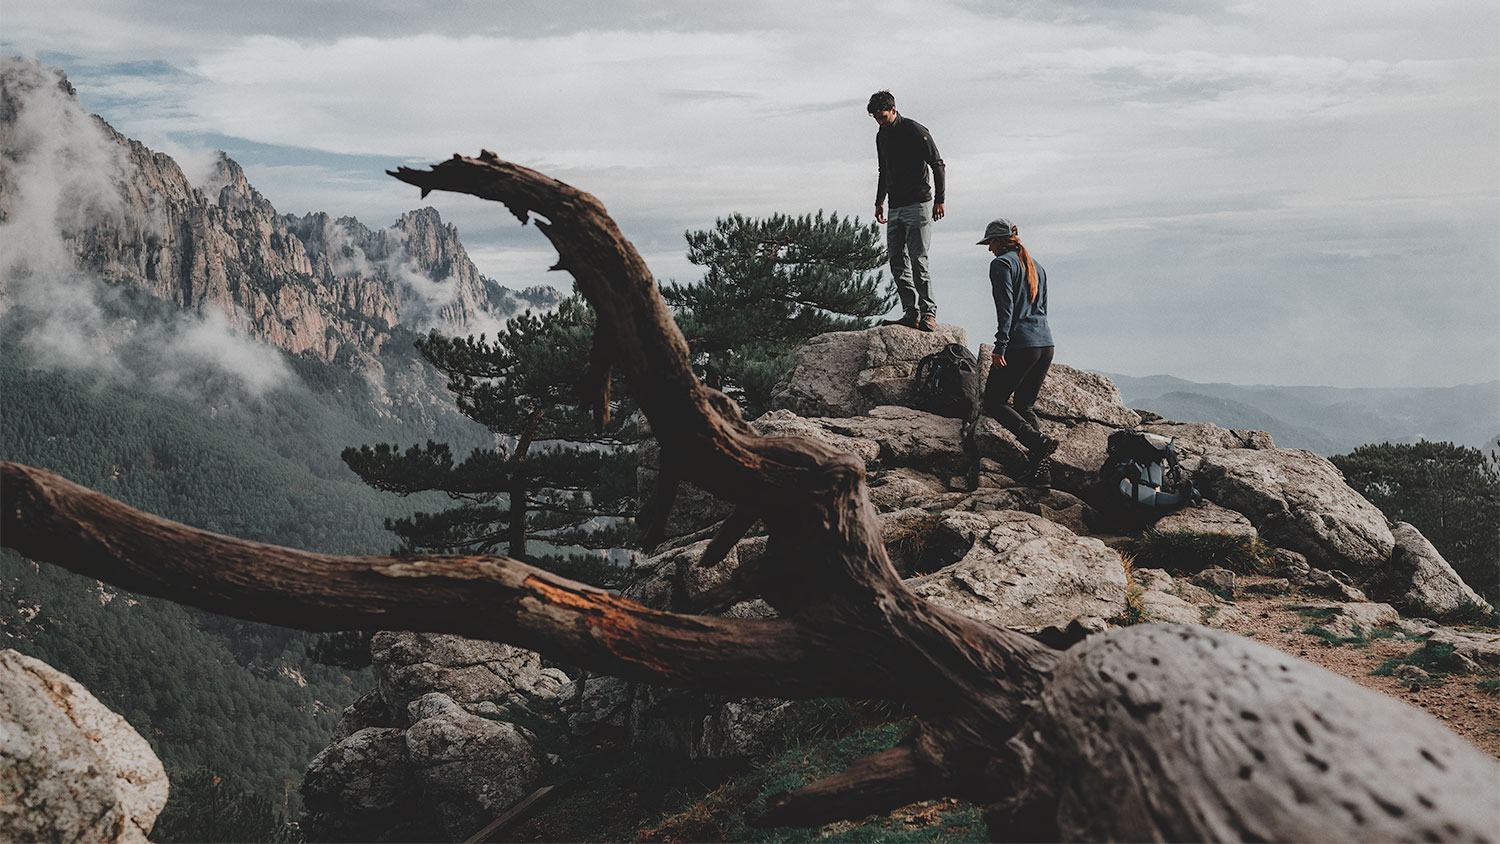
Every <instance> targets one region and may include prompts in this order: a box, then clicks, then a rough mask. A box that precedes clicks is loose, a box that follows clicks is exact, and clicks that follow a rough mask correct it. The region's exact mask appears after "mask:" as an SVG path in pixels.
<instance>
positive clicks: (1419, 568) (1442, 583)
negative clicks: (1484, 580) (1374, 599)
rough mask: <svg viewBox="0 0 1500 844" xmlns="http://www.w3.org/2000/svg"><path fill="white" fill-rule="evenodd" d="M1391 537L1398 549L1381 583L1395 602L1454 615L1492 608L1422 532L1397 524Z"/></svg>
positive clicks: (1403, 523) (1407, 525) (1409, 526)
mask: <svg viewBox="0 0 1500 844" xmlns="http://www.w3.org/2000/svg"><path fill="white" fill-rule="evenodd" d="M1391 535H1392V536H1393V537H1394V538H1395V540H1396V549H1395V552H1394V553H1392V554H1391V563H1390V567H1389V569H1388V570H1387V572H1386V573H1385V574H1384V575H1382V576H1381V578H1380V580H1381V585H1382V590H1381V591H1383V592H1385V593H1388V594H1389V596H1390V597H1391V598H1392V599H1393V600H1397V601H1401V602H1405V603H1418V604H1422V605H1425V606H1427V607H1430V608H1432V609H1433V610H1436V611H1437V612H1451V611H1452V610H1456V609H1459V608H1460V607H1463V606H1465V605H1474V606H1487V605H1488V604H1487V602H1486V601H1485V600H1484V599H1483V598H1481V597H1480V596H1479V594H1478V593H1477V592H1475V591H1474V590H1473V589H1470V588H1469V585H1468V584H1467V583H1464V581H1463V579H1462V578H1460V577H1459V576H1458V573H1457V572H1455V571H1454V570H1453V567H1452V566H1450V565H1448V561H1447V560H1445V559H1443V555H1442V554H1440V553H1438V550H1437V549H1436V548H1434V547H1432V543H1431V542H1428V541H1427V537H1425V536H1423V535H1422V532H1421V531H1419V530H1417V529H1416V528H1415V527H1413V526H1412V525H1410V524H1407V523H1406V522H1397V523H1396V526H1395V528H1394V529H1392V531H1391Z"/></svg>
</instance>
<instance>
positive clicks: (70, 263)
mask: <svg viewBox="0 0 1500 844" xmlns="http://www.w3.org/2000/svg"><path fill="white" fill-rule="evenodd" d="M60 82H61V78H60V77H59V76H58V75H57V74H56V73H54V72H52V71H49V70H46V69H44V68H42V67H41V66H40V65H39V64H37V63H36V62H33V61H29V60H24V59H17V58H14V57H5V58H3V59H0V96H3V97H4V106H5V108H6V109H8V110H10V111H12V113H13V114H14V115H15V117H14V120H12V121H10V122H9V123H8V132H7V134H6V135H5V137H4V138H3V141H4V148H5V151H6V154H5V156H4V157H3V158H0V168H3V171H0V187H3V193H0V208H3V209H4V221H3V222H0V320H3V321H4V322H5V323H7V324H8V326H9V329H10V330H11V331H12V332H14V334H13V336H15V337H17V338H18V343H19V345H20V347H21V348H22V349H23V350H24V351H25V352H26V354H27V356H28V358H29V360H28V361H27V363H28V364H30V365H32V366H37V367H41V368H54V369H64V370H69V371H74V372H89V373H96V374H98V375H99V376H100V377H103V378H108V379H110V380H112V381H115V382H121V383H130V384H134V385H137V386H140V387H143V388H146V389H152V390H155V391H158V392H170V393H174V394H191V393H192V392H193V390H194V385H195V384H197V383H199V382H201V380H202V379H203V378H204V377H205V374H208V375H214V374H218V375H227V376H229V377H230V378H232V379H233V380H234V381H235V382H237V383H238V384H239V385H240V386H241V387H242V388H243V389H244V390H245V391H247V392H248V393H249V394H250V395H260V394H261V393H263V392H265V391H266V390H269V389H273V388H274V387H276V386H278V385H279V384H282V383H284V382H285V380H286V379H287V378H289V377H291V372H290V370H289V369H288V368H287V366H286V364H285V363H284V362H283V361H282V359H281V357H280V355H279V354H278V353H277V352H276V351H275V350H273V349H270V348H268V347H265V346H264V345H262V344H259V343H256V342H255V341H253V340H251V339H249V338H248V337H246V336H245V335H244V334H243V333H242V332H239V331H237V330H236V329H234V328H233V327H232V326H231V325H230V324H229V320H228V319H227V318H226V317H225V316H224V315H222V314H217V313H214V314H209V315H206V316H199V315H196V314H191V313H180V314H172V315H171V316H169V317H166V318H149V317H145V316H143V315H142V313H141V312H140V311H139V309H138V308H137V307H136V306H133V305H132V304H130V303H129V302H128V301H127V298H126V297H125V296H124V295H122V291H121V290H120V289H119V288H117V287H114V286H112V285H110V284H108V283H106V282H105V281H103V280H102V279H100V278H98V277H96V276H92V275H90V274H88V273H85V272H82V271H80V270H79V268H78V265H77V261H76V258H75V257H74V256H75V252H76V249H77V239H78V238H79V237H80V236H82V235H84V234H85V233H86V232H88V231H90V230H93V229H96V228H98V227H100V226H108V225H110V224H113V223H117V222H118V219H119V217H120V215H121V214H122V213H123V209H124V203H123V201H122V199H121V198H120V193H119V190H120V185H121V184H123V183H124V181H125V172H126V170H125V167H126V161H125V158H124V155H123V153H122V151H121V149H120V147H119V146H118V145H117V144H115V143H114V142H113V140H112V139H110V138H109V137H108V136H106V135H105V133H104V131H103V130H102V128H101V127H100V126H99V125H98V123H97V122H96V121H95V120H94V119H93V118H91V117H89V116H88V115H87V114H85V113H84V112H83V110H82V109H81V108H80V107H79V106H78V103H77V102H76V101H75V100H74V99H73V98H72V97H71V96H70V95H69V94H68V92H67V91H66V90H64V89H63V88H62V87H60Z"/></svg>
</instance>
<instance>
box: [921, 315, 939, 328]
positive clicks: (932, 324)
mask: <svg viewBox="0 0 1500 844" xmlns="http://www.w3.org/2000/svg"><path fill="white" fill-rule="evenodd" d="M917 330H918V331H937V317H930V316H924V317H922V318H921V319H920V320H917Z"/></svg>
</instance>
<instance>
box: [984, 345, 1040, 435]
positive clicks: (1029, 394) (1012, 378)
mask: <svg viewBox="0 0 1500 844" xmlns="http://www.w3.org/2000/svg"><path fill="white" fill-rule="evenodd" d="M1052 350H1053V347H1052V346H1040V347H1037V348H1032V349H1011V350H1010V351H1008V352H1007V353H1006V355H1005V366H1001V365H1000V359H999V358H998V357H997V358H995V363H993V364H991V365H990V377H989V380H988V381H986V382H985V385H984V413H985V415H986V416H989V417H992V418H993V419H994V420H995V421H996V422H999V423H1000V424H1001V425H1004V426H1005V429H1006V430H1008V431H1010V432H1011V433H1012V434H1015V435H1016V439H1018V440H1020V441H1021V445H1024V446H1026V447H1027V448H1035V447H1036V446H1037V444H1038V443H1040V442H1041V438H1042V432H1041V431H1040V430H1039V428H1040V425H1041V422H1040V420H1038V419H1037V418H1036V413H1035V412H1033V411H1032V409H1031V406H1032V405H1034V404H1036V396H1037V393H1039V392H1041V390H1042V382H1043V381H1045V380H1047V370H1048V369H1049V368H1050V367H1051V366H1052ZM1012 404H1014V405H1015V407H1014V408H1012V407H1011V405H1012Z"/></svg>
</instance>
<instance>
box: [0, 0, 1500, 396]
mask: <svg viewBox="0 0 1500 844" xmlns="http://www.w3.org/2000/svg"><path fill="white" fill-rule="evenodd" d="M0 39H3V49H4V51H5V52H7V53H12V54H21V55H27V56H35V57H37V58H39V59H41V60H42V61H43V62H44V63H47V64H49V65H53V66H57V67H61V68H62V69H64V70H65V71H66V72H67V73H68V76H69V78H70V80H71V81H72V83H73V84H74V86H75V87H76V88H77V89H78V97H79V99H80V101H81V102H82V103H83V105H84V107H85V108H87V109H88V110H90V111H92V112H96V113H98V114H100V115H101V116H103V117H104V118H105V119H106V120H108V121H109V122H110V123H111V124H112V125H113V126H114V127H115V128H116V129H118V130H120V131H121V132H123V133H125V134H126V135H129V136H131V137H135V138H138V139H140V140H142V141H143V142H145V143H146V144H147V145H149V146H151V147H153V148H155V149H157V150H160V151H163V152H167V153H169V154H171V155H173V156H175V157H177V158H178V159H179V161H180V162H181V163H183V165H184V169H185V170H186V171H187V172H188V173H189V175H190V176H191V175H192V174H193V173H194V168H195V167H198V166H201V164H202V162H205V161H207V160H208V158H209V154H210V153H211V152H212V150H214V149H223V150H225V151H226V152H228V153H229V155H230V156H231V157H232V158H234V159H235V160H237V161H239V162H240V163H241V164H242V165H243V166H244V167H245V170H246V173H247V175H248V176H249V178H250V181H251V183H252V184H254V185H255V187H256V188H257V189H259V190H260V191H261V192H262V193H263V194H265V196H266V197H267V198H268V199H270V200H271V202H272V203H273V204H274V205H275V206H276V207H277V209H278V210H280V211H281V212H283V213H296V214H301V213H304V212H307V211H313V210H321V211H328V212H330V213H332V214H334V215H336V216H342V215H352V216H356V217H358V218H360V220H361V221H363V222H365V223H366V224H368V225H371V226H377V227H378V226H384V225H389V224H390V223H391V222H393V221H394V220H395V219H396V217H397V216H399V215H400V213H401V212H402V211H405V210H407V209H409V208H413V207H417V206H418V205H420V204H422V203H421V202H419V200H418V195H417V191H416V189H414V188H411V187H409V186H407V185H403V184H401V183H399V182H397V181H395V180H394V179H391V178H389V177H387V176H385V175H384V173H383V171H384V170H386V169H388V168H391V167H394V166H395V165H401V164H405V165H413V166H416V165H426V164H431V163H434V162H437V161H440V160H442V159H444V158H447V157H448V156H450V155H452V154H453V153H455V152H460V153H464V154H467V155H473V154H476V153H478V151H479V150H480V149H481V148H483V149H489V150H493V151H495V152H496V153H498V154H500V155H501V156H502V157H504V158H508V159H510V160H513V161H516V162H519V163H522V164H525V165H528V166H531V167H535V168H537V169H539V170H542V171H544V172H546V173H548V174H550V175H553V176H556V177H558V178H560V179H563V180H564V181H567V182H569V183H571V184H574V185H576V186H578V187H580V188H583V189H584V190H587V191H590V192H591V193H594V194H595V195H596V196H598V197H599V198H600V199H601V200H603V202H604V203H605V205H606V206H607V207H608V208H609V210H610V211H611V213H612V214H613V215H614V217H615V218H616V220H617V221H618V222H619V223H620V226H621V228H622V229H623V231H624V232H625V234H626V235H627V236H628V237H630V238H631V239H632V240H633V241H634V243H635V244H636V246H637V248H638V249H640V251H641V253H642V254H643V255H644V256H645V258H646V260H647V262H648V263H649V264H650V266H651V267H652V269H653V270H654V271H655V273H656V274H657V276H658V277H659V278H662V279H672V280H676V281H691V280H693V279H695V278H697V276H698V273H697V271H696V269H695V268H694V267H692V266H691V265H689V264H687V262H686V260H685V259H684V257H683V253H684V242H683V238H682V234H683V232H684V231H685V230H687V229H696V228H704V227H708V226H711V225H712V223H713V221H714V218H715V217H718V216H724V215H728V214H731V213H736V212H738V213H744V214H748V215H763V214H770V213H775V212H785V213H792V214H801V213H808V212H813V211H817V210H819V209H823V210H826V211H836V212H839V213H840V214H843V215H846V216H847V215H854V216H858V217H860V218H861V219H864V220H869V219H870V217H871V212H872V210H873V208H872V206H873V201H874V193H875V147H874V135H875V128H876V127H875V123H874V121H872V120H871V119H870V118H869V117H868V116H867V115H866V114H865V110H864V104H865V101H866V100H867V98H868V97H869V94H870V93H871V92H872V91H875V90H877V89H880V88H889V89H890V90H891V91H892V92H894V93H895V95H896V101H897V107H898V109H899V110H900V111H901V112H902V113H903V114H905V115H907V116H909V117H912V118H915V119H916V120H918V121H920V122H922V123H924V124H925V125H927V126H928V127H929V129H930V130H931V131H932V135H933V138H934V140H936V142H937V144H938V147H939V149H940V150H941V151H942V154H943V157H944V159H945V160H946V162H947V165H948V204H947V210H948V216H947V218H946V219H944V220H942V221H940V222H938V223H937V224H936V226H935V231H934V239H933V247H932V272H933V278H934V284H935V291H936V298H937V301H938V306H939V312H938V319H939V320H940V321H942V322H950V323H955V324H958V325H960V326H962V327H963V328H965V329H966V330H967V331H968V334H969V341H970V345H971V346H977V345H978V343H979V342H981V341H986V340H989V339H991V338H992V336H993V332H994V309H993V305H992V304H991V302H990V298H989V287H988V281H987V275H986V269H987V265H988V260H989V255H988V253H987V252H986V251H985V250H984V249H983V248H982V247H979V246H975V245H974V241H976V240H977V239H978V238H979V235H980V233H981V232H982V231H983V228H984V225H985V223H986V222H987V221H988V220H990V219H991V218H994V217H996V216H1006V217H1010V218H1012V219H1014V220H1015V221H1016V222H1017V223H1018V224H1019V225H1020V228H1021V235H1022V240H1023V241H1024V242H1026V243H1027V245H1028V247H1029V248H1030V249H1031V252H1032V254H1033V255H1034V256H1035V257H1036V258H1037V260H1038V261H1039V262H1041V263H1042V264H1043V265H1044V266H1046V268H1047V270H1048V277H1049V282H1050V285H1051V289H1050V297H1051V315H1050V316H1051V320H1052V325H1053V332H1054V334H1055V337H1056V340H1057V344H1058V351H1057V360H1058V361H1059V362H1062V363H1067V364H1071V365H1074V366H1079V367H1083V368H1088V369H1096V370H1103V371H1107V372H1119V373H1124V374H1129V375H1150V374H1158V373H1169V374H1173V375H1177V376H1180V377H1184V378H1188V379H1191V380H1195V381H1229V382H1235V383H1243V384H1253V383H1267V384H1287V385H1291V384H1326V385H1335V386H1446V385H1452V384H1459V383H1473V382H1478V381H1488V380H1491V379H1496V378H1500V4H1496V3H1495V2H1494V0H1426V2H1421V3H1414V2H1411V0H1349V2H1338V3H1331V2H1330V3H1319V2H1308V0H1248V2H1215V0H1116V1H1115V2H1108V1H1107V0H1099V1H1098V2H1085V0H1071V1H1070V0H1036V1H1035V2H1014V3H1000V2H979V0H972V1H971V2H964V1H963V0H948V1H947V2H927V3H910V2H907V3H899V4H898V3H882V2H861V3H853V2H843V3H813V2H807V1H806V0H802V2H739V3H735V4H713V3H703V2H691V3H679V2H672V0H653V2H650V3H634V2H600V3H566V2H560V1H559V0H553V2H480V0H450V2H442V3H437V2H425V0H401V2H396V0H380V1H379V2H369V0H358V2H356V0H317V2H309V0H295V2H294V1H293V0H255V2H235V3H227V2H219V1H218V0H215V1H214V2H205V0H191V2H188V0H150V2H146V1H145V0H97V1H96V2H86V0H5V2H4V10H3V12H0ZM427 203H428V204H432V205H434V206H435V207H437V208H438V209H439V210H440V211H441V212H442V214H443V217H444V218H445V219H446V220H449V221H450V222H453V223H455V224H456V225H457V226H458V227H459V230H460V233H461V234H462V236H463V241H464V244H465V245H466V247H467V248H468V250H469V252H470V254H471V255H472V256H473V258H474V260H475V262H476V263H477V264H478V266H479V269H480V271H481V272H482V273H484V274H485V275H488V276H490V277H491V278H494V279H495V280H497V281H499V282H500V283H502V284H505V285H508V286H512V287H523V286H527V285H531V284H537V283H547V284H554V285H560V286H566V284H567V281H566V279H560V278H558V277H557V276H556V275H555V274H548V273H546V272H545V271H544V270H545V268H546V267H547V266H549V265H550V264H551V262H552V258H553V253H552V251H551V249H550V246H549V245H548V244H547V242H546V240H545V239H544V238H543V237H542V236H541V235H540V234H539V233H537V232H536V231H535V230H534V229H533V228H531V227H529V226H528V227H526V228H521V227H519V226H518V225H517V224H516V223H515V220H514V218H512V217H511V216H510V215H509V214H508V213H507V212H506V211H505V210H504V209H503V208H502V207H500V206H498V205H495V204H493V203H485V202H483V201H480V200H477V199H473V198H471V197H463V196H457V195H444V194H433V195H432V196H430V197H429V198H428V200H427Z"/></svg>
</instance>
